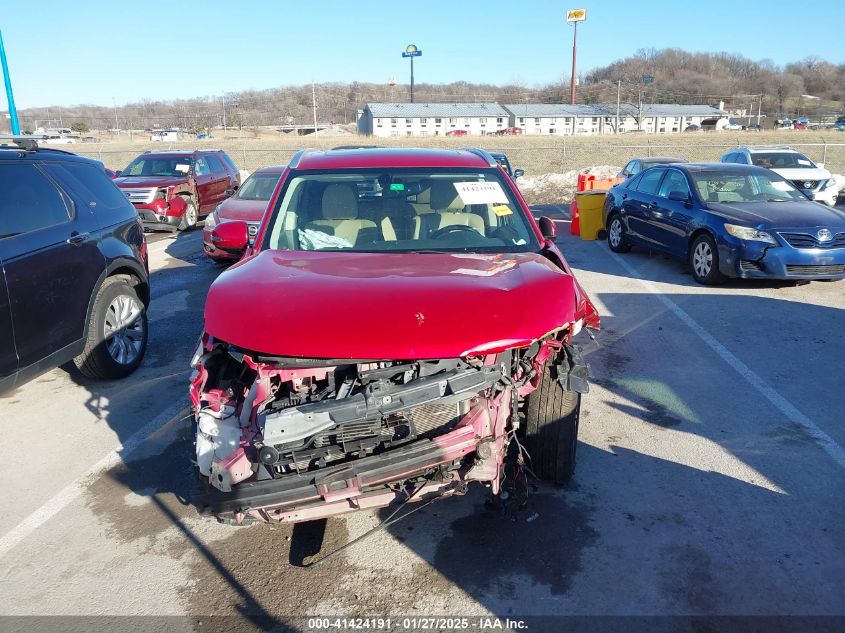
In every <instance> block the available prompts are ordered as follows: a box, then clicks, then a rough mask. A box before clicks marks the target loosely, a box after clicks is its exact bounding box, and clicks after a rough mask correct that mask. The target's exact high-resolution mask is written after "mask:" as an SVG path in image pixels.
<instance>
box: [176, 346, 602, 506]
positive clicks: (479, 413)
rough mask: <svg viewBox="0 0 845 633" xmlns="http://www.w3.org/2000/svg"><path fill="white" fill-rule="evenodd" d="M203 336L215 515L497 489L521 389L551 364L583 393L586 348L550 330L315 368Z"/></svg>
mask: <svg viewBox="0 0 845 633" xmlns="http://www.w3.org/2000/svg"><path fill="white" fill-rule="evenodd" d="M291 360H292V359H274V358H266V357H265V358H262V357H260V356H251V355H249V354H246V353H242V352H239V351H235V350H232V349H230V348H229V347H228V346H227V345H225V344H222V343H215V342H214V341H213V340H209V337H206V340H205V342H204V344H203V349H200V350H198V355H197V357H196V359H195V364H194V367H195V369H196V372H195V374H194V377H193V380H192V394H191V395H192V400H193V402H194V406H195V411H196V420H197V441H196V447H197V467H198V470H199V472H200V474H201V475H202V478H203V479H205V480H206V481H207V482H208V485H207V486H206V487H205V490H203V491H202V492H200V493H198V494H196V495H195V496H194V498H193V502H194V504H195V505H196V506H197V508H198V509H199V510H200V511H201V512H204V513H210V514H213V515H216V516H218V517H223V518H231V519H233V520H234V521H235V522H241V521H243V519H244V518H250V519H253V520H261V521H274V522H275V521H302V520H309V519H314V518H319V517H325V516H331V515H333V514H338V513H341V512H348V511H351V510H358V509H363V508H368V507H381V506H384V505H388V504H389V503H390V502H391V501H393V500H394V499H396V498H402V497H403V496H407V492H406V488H405V486H406V485H407V484H410V483H411V482H413V485H414V487H421V491H422V494H420V495H419V496H418V498H419V499H422V498H425V497H426V495H427V494H430V493H431V494H435V493H436V494H452V493H460V492H463V491H464V490H465V488H466V484H467V483H468V482H469V481H481V482H484V483H487V484H488V485H490V487H491V489H492V492H493V493H494V494H497V493H498V491H499V486H500V483H501V476H502V468H503V463H504V456H505V453H506V451H507V441H508V436H509V433H511V432H512V431H514V430H515V429H516V427H517V426H518V425H519V421H518V417H517V416H515V415H513V412H514V411H515V410H516V408H517V406H518V402H519V398H520V397H522V396H525V395H527V394H528V393H530V392H531V391H533V389H534V388H536V386H537V384H538V380H539V375H540V373H541V370H542V365H543V364H544V363H545V362H547V361H548V362H553V363H554V366H555V369H556V372H557V379H558V380H559V381H560V383H561V385H563V386H564V387H565V388H568V389H572V390H575V391H579V392H581V393H584V392H586V390H587V384H586V375H587V366H586V364H585V363H584V361H583V359H582V357H581V355H580V352H579V351H578V349H577V347H575V346H571V345H569V344H568V343H567V342H565V341H562V340H557V339H556V338H554V337H549V338H547V339H544V340H543V341H537V342H535V343H534V344H533V345H531V346H530V348H527V349H523V350H507V351H505V352H501V353H497V354H489V355H487V356H484V357H478V358H473V359H441V360H431V361H363V362H351V363H350V362H349V361H345V362H346V363H349V364H345V365H344V364H337V365H332V366H314V365H312V366H308V361H303V360H302V359H298V360H297V361H296V362H295V363H292V362H291ZM326 362H337V361H326Z"/></svg>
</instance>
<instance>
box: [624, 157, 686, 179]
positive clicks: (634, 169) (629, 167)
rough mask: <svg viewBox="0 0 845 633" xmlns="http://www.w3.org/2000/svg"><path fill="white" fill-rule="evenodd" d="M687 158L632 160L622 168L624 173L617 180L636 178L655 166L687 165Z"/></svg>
mask: <svg viewBox="0 0 845 633" xmlns="http://www.w3.org/2000/svg"><path fill="white" fill-rule="evenodd" d="M687 162H689V161H688V160H687V159H685V158H678V157H677V156H674V157H673V156H649V157H648V158H632V159H631V160H629V161H628V163H627V164H626V165H625V166H624V167H623V168H622V171H620V172H619V174H617V178H630V177H631V176H636V175H637V174H638V173H640V172H641V171H643V170H644V169H648V168H649V167H652V166H653V165H669V164H671V163H687Z"/></svg>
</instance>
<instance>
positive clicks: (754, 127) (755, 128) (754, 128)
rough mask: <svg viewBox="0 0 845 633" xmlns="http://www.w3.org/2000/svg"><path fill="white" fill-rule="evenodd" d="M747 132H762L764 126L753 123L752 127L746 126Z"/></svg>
mask: <svg viewBox="0 0 845 633" xmlns="http://www.w3.org/2000/svg"><path fill="white" fill-rule="evenodd" d="M745 130H746V131H747V132H762V131H763V126H762V125H760V124H758V123H752V124H751V125H747V126H745Z"/></svg>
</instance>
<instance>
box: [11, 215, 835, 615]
mask: <svg viewBox="0 0 845 633" xmlns="http://www.w3.org/2000/svg"><path fill="white" fill-rule="evenodd" d="M559 227H560V229H561V233H562V235H561V238H560V244H561V245H562V248H563V250H564V252H565V253H566V255H567V257H568V258H569V261H570V263H571V264H572V266H573V267H574V268H575V269H576V272H577V274H578V278H579V280H580V282H581V284H582V285H583V286H584V288H585V289H586V290H587V292H588V293H589V294H590V295H591V297H592V299H593V300H594V302H595V303H596V304H597V307H599V309H600V311H601V314H602V324H603V331H602V333H601V334H600V336H599V337H598V339H597V341H595V342H592V341H590V340H589V339H587V338H586V337H585V336H583V335H582V336H581V337H580V338H581V341H580V342H581V344H582V346H583V348H584V351H585V353H586V357H587V359H588V362H589V363H590V366H591V374H592V381H593V382H592V389H591V392H590V394H589V395H588V396H587V397H586V398H585V399H584V405H583V417H582V426H581V434H580V440H581V443H580V445H579V448H578V451H579V453H578V471H577V472H576V475H575V478H574V480H573V481H572V482H571V483H570V484H569V485H567V486H566V487H562V488H555V487H552V486H547V485H538V486H537V487H536V489H535V490H534V491H533V494H532V496H531V498H530V500H529V506H528V508H527V510H525V511H524V512H522V513H520V514H519V515H518V516H517V518H516V519H517V520H516V521H512V520H509V519H508V518H506V517H503V516H501V515H499V514H496V513H494V512H493V511H491V510H490V509H489V508H488V507H487V506H486V505H485V501H486V496H485V491H484V490H483V489H474V490H471V491H470V493H469V494H468V495H467V496H465V497H455V498H451V499H447V500H444V501H442V502H440V503H437V504H434V505H432V506H430V507H428V508H426V509H424V510H422V511H420V512H418V513H416V514H415V515H414V516H413V517H412V518H410V519H408V520H407V521H405V522H400V523H397V524H396V525H394V526H391V527H389V528H388V529H386V530H385V531H382V532H380V533H377V534H376V535H374V536H373V537H371V538H369V539H366V540H364V541H362V542H361V543H359V544H356V545H355V546H353V547H351V548H349V549H348V550H346V551H345V552H344V553H343V554H341V555H340V556H338V557H335V558H333V559H332V560H331V561H329V562H327V563H326V564H325V565H321V566H317V567H314V568H310V569H309V568H306V567H303V562H305V561H308V560H310V559H311V557H312V556H314V555H316V554H318V552H322V553H327V552H329V551H332V550H333V549H335V548H336V547H338V546H340V545H342V544H344V543H346V542H347V541H348V540H350V539H352V538H354V537H355V536H356V535H358V534H361V533H363V532H364V531H366V530H367V529H369V528H370V527H372V526H373V525H375V524H376V522H377V521H378V520H379V518H380V516H382V515H380V513H378V512H374V513H366V514H365V513H362V514H357V515H351V516H349V517H348V518H340V519H332V520H329V521H328V522H327V523H324V524H303V525H298V526H294V527H291V526H268V525H258V526H251V527H238V528H236V527H229V526H225V525H219V524H217V523H215V522H214V521H213V520H211V519H208V518H206V517H200V516H198V515H197V514H196V511H195V510H194V509H193V507H192V506H190V505H189V504H188V503H187V498H188V497H189V495H190V491H191V489H192V486H193V479H192V473H191V466H190V463H189V459H190V454H191V450H192V446H191V444H190V441H191V438H190V421H189V420H188V419H186V418H185V414H186V410H185V407H186V406H187V378H188V368H187V367H188V360H189V358H190V356H191V353H192V352H193V349H194V347H195V345H196V341H197V337H198V335H199V333H200V330H201V323H202V308H203V302H204V297H205V292H206V290H207V288H208V286H209V284H210V283H211V282H212V281H213V279H214V278H215V277H216V276H217V275H218V274H220V272H221V271H222V270H223V269H222V268H221V267H220V266H218V265H216V264H213V263H211V262H210V261H208V260H207V258H205V257H204V255H203V254H202V252H201V233H200V231H198V230H195V231H192V232H190V233H185V234H179V235H178V236H174V235H168V234H157V235H155V236H152V237H151V239H150V253H151V268H152V280H151V283H152V291H153V304H152V308H151V310H150V319H151V328H150V347H149V350H148V353H147V357H146V359H145V361H144V364H143V366H142V367H141V369H140V370H139V371H138V372H137V373H135V374H134V375H133V376H132V377H130V378H129V379H127V380H125V381H122V382H115V383H106V384H97V383H91V382H88V381H86V380H84V379H83V378H82V377H81V376H79V375H78V374H76V373H75V372H69V371H67V370H65V369H61V368H60V369H56V370H54V371H52V372H50V373H48V374H45V375H43V376H41V377H40V378H39V379H37V380H35V381H33V382H31V383H29V384H27V385H24V386H23V387H21V388H19V389H18V390H16V391H15V392H13V393H11V394H7V395H6V396H4V397H3V398H2V399H0V411H2V419H3V432H4V434H5V438H4V441H3V442H2V448H0V452H2V460H0V479H2V481H3V482H5V490H4V494H3V498H4V501H5V503H4V506H5V510H6V511H5V512H4V513H3V514H2V515H0V569H2V571H0V578H2V583H0V613H2V614H3V615H33V614H35V615H98V616H102V615H112V616H120V615H144V616H153V615H173V616H182V615H190V616H193V618H192V619H187V620H184V621H181V622H183V624H184V625H185V626H186V627H187V628H195V630H203V629H202V624H203V622H204V620H203V618H205V617H206V616H212V615H229V616H233V619H232V620H229V621H228V622H230V623H243V624H246V625H249V624H250V623H261V625H262V626H264V625H266V623H267V622H268V621H269V622H273V623H276V624H277V628H278V629H279V630H285V629H286V628H291V629H292V630H298V629H302V628H304V626H305V625H304V624H302V621H301V620H299V619H297V617H296V616H327V615H339V616H359V615H387V614H391V615H394V616H431V615H452V616H477V615H485V614H492V615H496V616H500V617H502V618H504V617H512V618H513V617H518V616H529V615H568V616H572V615H575V616H592V615H602V616H618V615H642V616H654V615H668V616H690V615H695V616H708V617H712V616H737V615H741V616H765V615H769V616H786V615H791V616H809V615H812V616H819V615H821V616H835V615H839V616H845V530H843V525H845V506H843V503H842V499H843V492H845V425H843V420H845V416H843V407H842V391H843V387H845V383H843V370H842V359H843V358H845V281H843V282H836V283H820V282H813V283H810V284H806V285H798V286H796V285H794V284H789V283H756V282H755V283H747V282H731V283H728V284H725V285H724V286H719V287H710V288H704V287H701V286H699V285H697V284H695V283H694V282H693V281H692V278H691V276H690V275H689V273H688V272H686V271H685V270H684V266H683V265H682V264H680V263H678V262H675V261H673V260H668V259H665V258H663V257H661V256H658V255H652V254H649V253H647V252H645V251H640V250H636V249H635V251H633V252H632V253H630V254H627V255H623V256H619V255H615V254H612V253H611V252H610V251H609V250H608V248H607V247H606V245H605V244H603V243H595V242H582V241H578V240H576V239H573V238H571V237H570V236H569V235H568V230H567V229H568V227H567V224H566V222H560V223H559ZM233 309H242V308H240V307H233ZM243 309H245V308H243ZM457 309H459V308H458V307H456V310H457ZM467 318H483V315H470V316H469V317H467ZM233 626H234V625H233ZM565 628H566V627H565V626H564V627H562V628H560V629H550V630H565ZM206 630H207V629H206ZM708 630H709V629H708ZM714 630H715V629H714ZM817 630H824V629H822V628H819V629H817Z"/></svg>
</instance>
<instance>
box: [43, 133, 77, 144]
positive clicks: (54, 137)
mask: <svg viewBox="0 0 845 633" xmlns="http://www.w3.org/2000/svg"><path fill="white" fill-rule="evenodd" d="M41 143H42V144H44V145H73V144H75V143H76V139H75V138H71V137H70V136H61V135H59V134H46V135H44V136H43V137H42V138H41Z"/></svg>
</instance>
